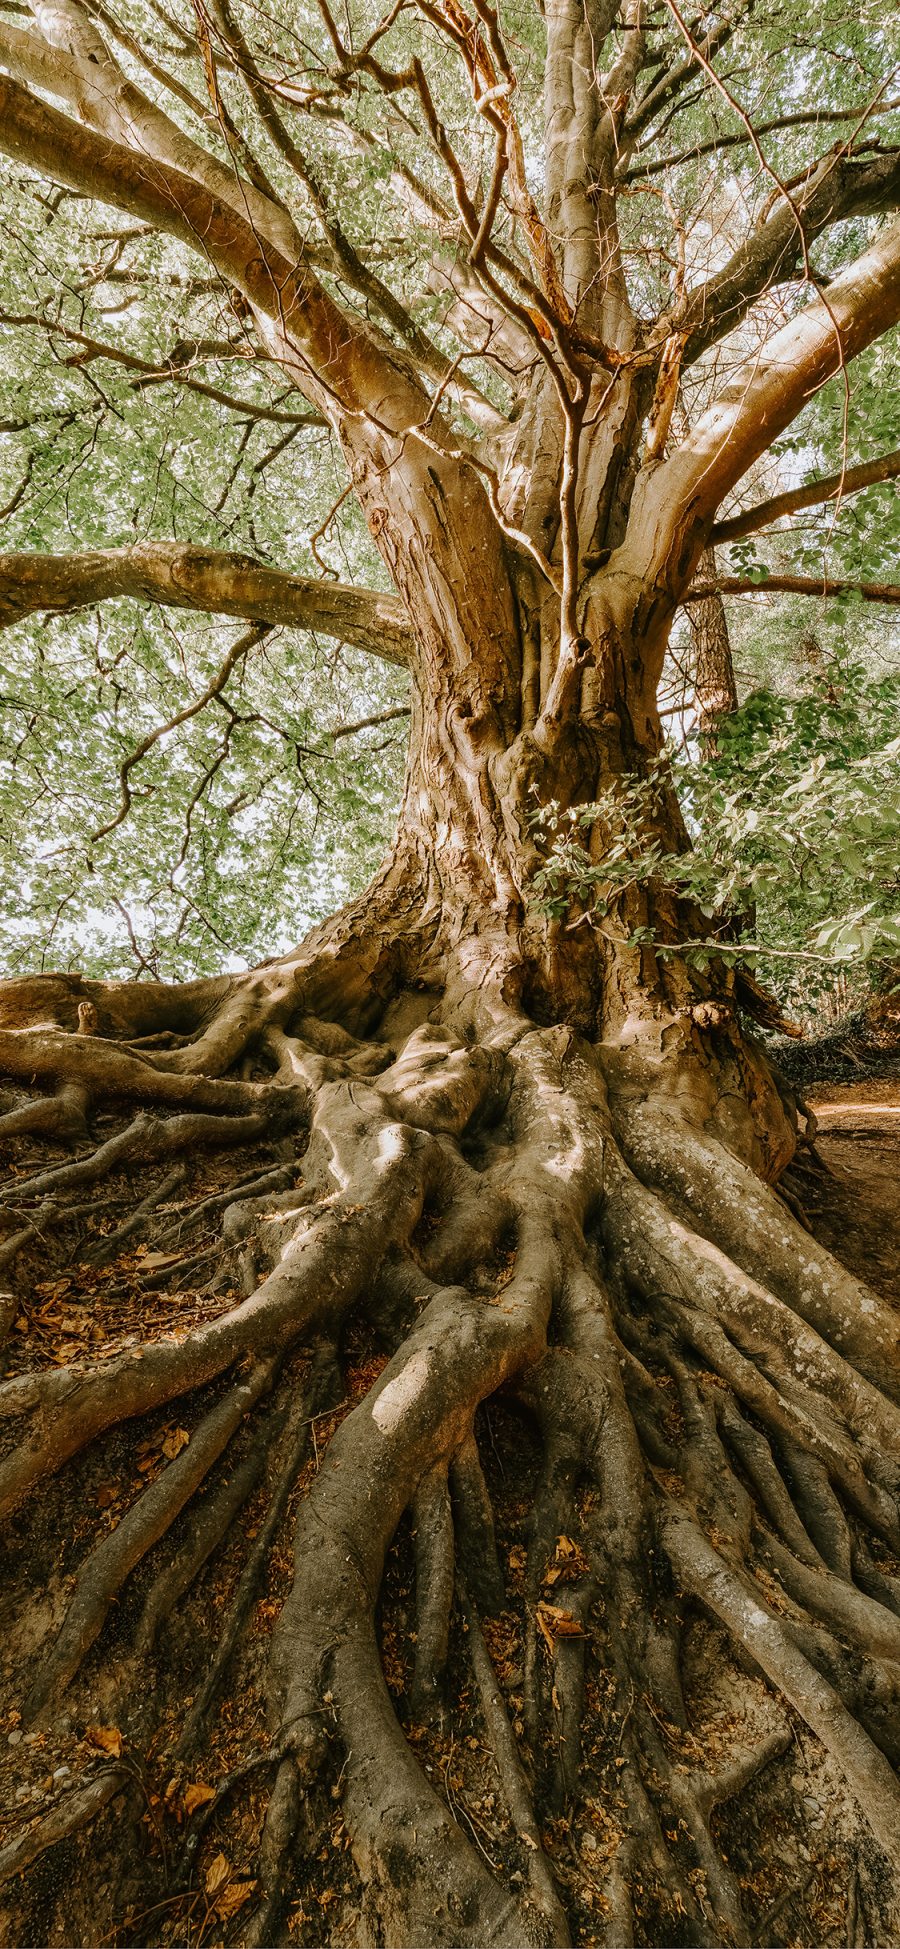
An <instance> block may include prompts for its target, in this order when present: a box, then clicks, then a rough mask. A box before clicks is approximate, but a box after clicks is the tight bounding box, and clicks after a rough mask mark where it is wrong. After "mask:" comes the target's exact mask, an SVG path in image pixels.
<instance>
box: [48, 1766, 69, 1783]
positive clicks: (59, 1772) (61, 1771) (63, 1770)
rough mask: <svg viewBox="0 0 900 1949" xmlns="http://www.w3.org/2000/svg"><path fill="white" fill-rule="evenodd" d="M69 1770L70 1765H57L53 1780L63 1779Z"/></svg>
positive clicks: (66, 1776)
mask: <svg viewBox="0 0 900 1949" xmlns="http://www.w3.org/2000/svg"><path fill="white" fill-rule="evenodd" d="M71 1771H72V1768H71V1766H58V1767H57V1769H56V1772H55V1773H54V1775H53V1778H54V1780H65V1779H67V1778H68V1775H69V1774H70V1773H71Z"/></svg>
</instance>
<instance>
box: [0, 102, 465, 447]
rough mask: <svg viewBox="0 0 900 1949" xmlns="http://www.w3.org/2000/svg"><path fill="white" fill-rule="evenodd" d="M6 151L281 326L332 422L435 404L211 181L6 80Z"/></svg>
mask: <svg viewBox="0 0 900 1949" xmlns="http://www.w3.org/2000/svg"><path fill="white" fill-rule="evenodd" d="M0 151H2V153H3V154H5V155H8V156H11V157H12V158H13V159H14V160H15V161H17V162H21V163H24V164H26V166H27V167H29V168H31V169H36V170H37V171H38V172H39V173H40V174H41V175H43V176H49V177H51V178H52V179H53V181H55V182H57V183H61V184H63V185H64V186H65V187H66V188H69V189H73V190H76V191H78V192H79V194H82V195H85V196H89V197H96V198H97V199H98V201H100V202H103V203H108V204H109V205H110V206H111V207H112V208H113V209H118V210H125V211H127V212H128V214H129V215H130V216H133V217H137V218H139V219H140V220H141V221H143V222H147V223H150V224H152V225H153V226H154V227H155V228H156V229H158V230H161V231H163V232H165V233H168V234H169V235H170V236H174V237H178V238H179V239H180V240H181V242H182V243H184V244H186V245H187V246H188V248H189V249H190V250H192V251H197V252H199V253H200V255H201V256H203V257H205V258H206V260H207V262H208V263H209V264H210V265H211V266H212V268H213V270H214V272H215V273H216V274H217V275H218V276H219V277H220V278H221V279H222V286H223V293H224V292H225V291H227V288H228V287H229V286H230V285H236V286H237V287H238V290H239V291H240V292H241V293H242V294H243V296H244V297H245V298H246V299H247V301H248V302H249V304H250V305H251V306H252V307H253V308H254V310H255V311H256V312H257V313H258V314H259V315H261V316H262V317H264V318H268V319H272V320H275V321H277V325H278V328H279V331H280V333H281V334H282V335H284V334H287V335H289V338H290V341H291V343H292V345H293V346H294V347H296V350H297V352H298V354H299V355H300V356H299V358H298V359H297V362H296V364H297V371H296V375H295V376H296V379H297V383H298V385H299V386H300V387H301V389H302V391H303V392H304V394H305V396H306V397H307V398H308V399H310V400H311V401H312V403H313V404H314V405H315V406H317V407H318V408H319V409H320V410H322V411H324V412H326V414H327V415H328V416H329V418H331V419H334V417H335V416H336V412H337V408H338V404H339V403H340V405H341V406H342V407H343V408H344V409H345V410H346V411H350V412H365V411H366V410H368V409H370V410H373V411H376V412H377V413H378V415H379V418H380V419H381V420H382V421H383V422H385V423H387V424H389V425H390V426H392V427H397V428H398V429H399V428H406V427H409V426H410V425H413V424H415V423H416V422H417V421H418V420H419V419H420V418H421V417H422V413H423V410H424V408H425V406H426V404H427V402H426V401H425V396H424V394H422V393H420V392H419V390H418V388H417V387H416V386H414V385H413V384H412V383H411V382H410V380H409V379H408V378H407V377H406V375H405V374H403V373H402V372H401V371H400V369H399V368H398V367H397V366H395V365H394V364H393V363H392V361H391V359H390V357H389V356H388V354H387V352H386V350H385V348H383V347H381V346H379V345H377V344H376V342H375V340H374V339H373V338H372V337H371V335H370V334H369V333H368V332H367V331H366V329H365V328H364V327H363V326H362V325H361V324H360V323H359V322H358V321H357V320H354V319H351V318H350V317H349V316H348V315H347V313H346V312H344V311H343V310H342V309H341V307H340V306H339V305H338V304H336V303H335V301H334V299H333V298H332V297H331V296H330V295H329V293H328V292H327V291H326V290H325V289H324V287H323V286H322V285H321V284H320V283H319V281H318V279H317V278H316V277H315V276H314V274H313V272H312V270H311V269H310V267H309V265H308V264H307V263H304V262H302V261H297V259H296V256H293V257H291V258H288V257H287V256H285V255H284V254H283V253H282V251H281V250H280V249H279V248H278V247H277V246H276V245H275V244H274V243H270V241H269V239H268V238H267V237H266V236H264V235H263V234H262V233H261V232H260V231H259V230H257V228H256V227H255V225H254V222H253V221H252V220H251V219H249V218H247V217H244V216H242V215H240V214H239V213H238V212H237V211H236V210H235V209H234V208H233V207H230V206H229V205H228V204H227V203H226V202H225V201H224V200H223V199H222V198H221V197H220V196H218V195H217V194H214V193H213V192H212V191H211V190H210V189H209V187H208V185H207V183H206V182H203V181H201V180H198V178H197V177H196V176H195V175H193V174H190V175H189V174H186V173H185V172H184V171H183V170H182V169H181V168H175V167H173V166H172V165H170V164H168V163H165V162H162V161H157V160H156V159H155V158H153V157H147V156H144V155H143V154H141V153H139V152H137V151H135V150H133V149H131V148H128V147H126V146H125V145H124V144H123V143H119V142H116V141H113V140H111V139H110V138H109V137H107V136H101V135H98V134H97V133H95V131H94V130H93V129H90V128H86V127H84V126H83V125H82V124H81V123H79V122H77V121H75V120H73V118H72V117H71V116H68V115H62V114H60V113H59V111H58V110H57V109H54V108H51V107H49V105H48V104H47V103H46V102H43V101H40V100H39V99H38V98H37V97H36V96H34V95H32V94H31V93H30V92H29V90H28V89H27V88H24V87H22V86H21V85H20V84H19V83H18V82H17V81H14V80H12V79H10V78H9V77H8V76H6V75H4V76H0Z"/></svg>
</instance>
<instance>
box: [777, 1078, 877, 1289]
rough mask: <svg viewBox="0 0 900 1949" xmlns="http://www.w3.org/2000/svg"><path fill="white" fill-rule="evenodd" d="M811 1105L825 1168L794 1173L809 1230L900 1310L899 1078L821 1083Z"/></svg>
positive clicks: (811, 1096)
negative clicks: (821, 1172) (816, 1173)
mask: <svg viewBox="0 0 900 1949" xmlns="http://www.w3.org/2000/svg"><path fill="white" fill-rule="evenodd" d="M807 1102H808V1103H809V1105H810V1108H811V1109H812V1110H813V1112H814V1114H815V1117H816V1120H817V1122H818V1125H819V1130H818V1134H817V1137H816V1149H817V1150H818V1152H819V1154H820V1156H821V1157H822V1159H823V1161H824V1163H825V1164H826V1165H827V1167H828V1175H827V1176H826V1175H820V1176H819V1177H817V1178H816V1177H813V1176H811V1175H810V1174H808V1173H804V1172H803V1171H802V1170H801V1171H800V1173H799V1174H798V1172H797V1170H796V1169H795V1170H794V1172H792V1174H791V1181H792V1183H794V1182H797V1184H798V1191H799V1195H800V1197H801V1200H802V1203H803V1207H804V1210H805V1212H806V1215H807V1217H808V1219H809V1223H810V1226H811V1228H812V1230H813V1232H814V1233H815V1235H816V1237H817V1238H819V1239H821V1241H822V1243H823V1244H824V1245H827V1246H828V1247H829V1249H830V1250H831V1251H832V1252H834V1254H835V1256H836V1257H837V1258H839V1259H840V1260H841V1261H842V1262H843V1264H844V1265H845V1266H847V1267H848V1268H849V1270H850V1271H851V1272H855V1273H856V1274H857V1277H858V1278H860V1279H865V1280H866V1281H867V1282H868V1284H869V1285H871V1286H874V1287H875V1289H876V1291H877V1292H881V1293H883V1294H884V1296H885V1297H886V1298H888V1299H892V1300H894V1301H895V1302H896V1304H897V1305H900V1073H898V1074H897V1075H896V1076H890V1077H885V1076H873V1077H866V1078H863V1079H861V1080H860V1081H859V1082H854V1083H816V1084H814V1085H812V1086H811V1087H810V1088H809V1089H808V1090H807ZM798 1179H802V1188H801V1184H800V1182H799V1181H798Z"/></svg>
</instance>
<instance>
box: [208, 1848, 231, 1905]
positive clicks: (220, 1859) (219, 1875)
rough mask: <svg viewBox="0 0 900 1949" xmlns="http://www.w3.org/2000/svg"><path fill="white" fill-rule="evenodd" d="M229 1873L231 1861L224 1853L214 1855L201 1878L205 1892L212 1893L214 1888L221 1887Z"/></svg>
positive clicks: (214, 1890)
mask: <svg viewBox="0 0 900 1949" xmlns="http://www.w3.org/2000/svg"><path fill="white" fill-rule="evenodd" d="M230 1873H231V1862H230V1861H229V1859H228V1856H227V1855H225V1854H216V1855H214V1856H213V1859H212V1860H211V1862H210V1864H209V1867H208V1868H207V1870H206V1874H205V1876H204V1879H203V1886H204V1888H205V1889H206V1892H207V1894H208V1895H214V1894H215V1892H216V1889H217V1888H221V1886H222V1883H223V1882H225V1881H227V1880H228V1877H229V1875H230Z"/></svg>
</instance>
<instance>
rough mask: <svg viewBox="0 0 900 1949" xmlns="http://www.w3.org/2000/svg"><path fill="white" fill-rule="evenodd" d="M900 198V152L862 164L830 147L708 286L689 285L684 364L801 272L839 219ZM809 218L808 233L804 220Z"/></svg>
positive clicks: (681, 321)
mask: <svg viewBox="0 0 900 1949" xmlns="http://www.w3.org/2000/svg"><path fill="white" fill-rule="evenodd" d="M898 204H900V151H898V152H897V153H892V154H888V155H884V156H876V157H874V158H870V159H869V160H867V161H866V162H860V161H859V160H857V159H855V158H853V157H852V156H835V155H834V153H833V152H832V153H829V154H828V155H827V156H824V157H822V158H821V159H820V161H819V162H818V163H817V164H816V166H815V169H814V170H813V171H811V172H810V175H809V178H808V180H807V183H806V185H805V186H804V187H801V188H798V189H796V190H794V191H793V192H792V194H791V198H790V201H788V200H787V199H786V198H785V197H779V199H778V201H777V202H776V204H775V208H774V210H773V211H772V214H771V215H770V216H769V217H768V218H767V219H766V221H765V222H764V223H762V224H760V225H759V227H758V228H757V229H756V230H755V231H753V232H752V233H751V235H750V236H749V237H747V238H746V239H745V241H744V243H742V244H741V245H740V247H739V249H738V250H736V251H735V253H734V256H733V257H732V258H731V260H730V262H729V263H728V264H726V265H725V266H724V268H723V269H722V270H721V271H718V272H717V273H716V275H715V276H714V277H711V278H710V279H708V281H707V283H706V284H703V285H700V286H699V287H698V288H697V289H695V290H693V291H688V292H687V294H686V296H685V300H684V304H683V306H681V307H680V308H679V310H678V313H677V315H673V319H672V326H673V328H675V327H677V329H678V330H680V331H684V332H685V333H686V335H687V342H686V346H685V355H684V363H685V365H690V364H691V363H692V362H693V360H694V359H697V358H699V357H700V354H701V352H705V351H706V349H707V347H708V346H710V345H714V344H715V343H716V341H717V340H718V339H720V338H722V337H724V335H725V333H726V332H730V331H732V330H733V329H734V327H735V326H736V325H739V324H740V322H741V320H742V319H743V318H744V317H746V314H747V312H748V311H749V310H750V307H751V305H753V304H755V303H756V300H757V298H760V297H762V296H763V294H764V293H765V292H766V291H768V290H770V289H771V287H772V285H773V284H776V283H783V282H784V281H785V280H786V279H788V278H791V277H793V276H794V274H795V272H796V271H797V269H798V267H800V266H802V265H803V264H804V257H805V252H804V240H805V245H806V249H808V248H809V245H810V244H811V243H813V242H814V241H815V239H816V237H819V236H821V234H822V232H823V231H824V230H827V229H828V228H829V227H830V225H832V224H834V223H841V222H845V221H846V220H847V218H849V217H858V216H865V215H873V214H876V213H877V212H878V211H881V210H892V209H896V207H897V206H898ZM798 216H799V218H800V219H801V221H802V231H801V228H800V224H799V223H798V221H797V219H798Z"/></svg>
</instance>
